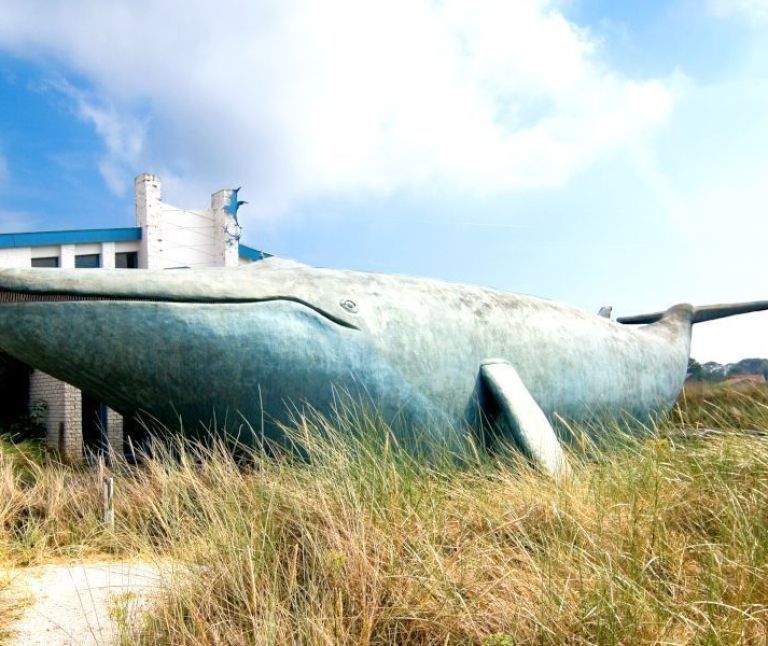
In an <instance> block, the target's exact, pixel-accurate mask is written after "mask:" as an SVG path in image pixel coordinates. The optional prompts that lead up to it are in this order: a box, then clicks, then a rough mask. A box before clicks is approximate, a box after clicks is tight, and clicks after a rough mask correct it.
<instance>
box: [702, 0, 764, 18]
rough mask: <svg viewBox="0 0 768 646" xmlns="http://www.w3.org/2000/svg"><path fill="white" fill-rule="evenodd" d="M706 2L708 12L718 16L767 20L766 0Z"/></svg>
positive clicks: (710, 0)
mask: <svg viewBox="0 0 768 646" xmlns="http://www.w3.org/2000/svg"><path fill="white" fill-rule="evenodd" d="M707 4H708V7H709V10H710V12H711V13H712V14H714V15H715V16H717V17H719V18H730V17H738V18H744V19H746V20H754V21H758V22H768V0H709V1H708V3H707Z"/></svg>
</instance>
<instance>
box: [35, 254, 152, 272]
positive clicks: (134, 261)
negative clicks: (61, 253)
mask: <svg viewBox="0 0 768 646" xmlns="http://www.w3.org/2000/svg"><path fill="white" fill-rule="evenodd" d="M32 266H33V267H58V266H59V257H58V256H49V257H47V258H32ZM138 266H139V254H138V253H137V252H136V251H124V252H120V253H116V254H115V267H116V268H117V269H137V268H138ZM75 267H76V268H77V269H95V268H98V267H101V254H100V253H84V254H80V255H79V256H75Z"/></svg>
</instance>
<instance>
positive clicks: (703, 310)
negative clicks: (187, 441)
mask: <svg viewBox="0 0 768 646" xmlns="http://www.w3.org/2000/svg"><path fill="white" fill-rule="evenodd" d="M764 309H768V302H756V303H746V304H741V305H720V306H708V307H700V308H696V307H693V306H690V305H677V306H675V307H672V308H671V309H669V310H667V311H666V312H661V313H654V314H649V315H644V316H640V317H634V318H629V319H618V320H617V321H613V320H611V319H610V318H606V317H605V316H597V315H594V314H590V313H587V312H584V311H582V310H580V309H578V308H575V307H571V306H569V305H564V304H561V303H556V302H552V301H548V300H544V299H540V298H535V297H533V296H526V295H520V294H514V293H509V292H505V291H500V290H494V289H487V288H484V287H477V286H471V285H461V284H450V283H445V282H440V281H436V280H428V279H420V278H411V277H406V276H396V275H383V274H373V273H361V272H354V271H343V270H334V269H318V268H312V267H307V266H304V265H299V264H298V263H291V262H285V261H280V260H278V259H270V260H266V261H262V262H259V263H255V264H254V265H251V266H245V267H240V268H232V269H224V268H221V269H201V270H105V269H99V270H87V269H77V270H62V269H55V270H45V269H4V270H0V348H2V349H3V350H5V351H6V352H8V353H9V354H11V355H13V356H15V357H17V358H18V359H20V360H22V361H25V362H27V363H28V364H30V365H32V366H34V367H36V368H39V369H41V370H43V371H45V372H47V373H49V374H51V375H53V376H55V377H58V378H60V379H62V380H64V381H67V382H69V383H72V384H74V385H76V386H78V387H79V388H81V389H82V390H83V391H85V392H87V393H88V394H90V395H92V396H94V397H98V398H100V399H101V400H102V401H104V402H105V403H106V404H107V405H108V406H110V407H111V408H113V409H115V410H117V411H119V412H120V413H122V414H123V415H134V414H136V413H138V412H145V413H148V414H149V415H151V416H152V417H153V418H155V419H157V420H158V421H160V422H162V423H164V424H167V425H168V426H171V427H173V426H175V425H177V424H178V421H179V418H181V419H182V420H183V422H184V429H185V433H189V434H192V435H196V434H197V435H200V434H204V433H207V432H210V431H209V429H210V428H211V425H210V421H211V420H212V419H216V420H219V422H220V421H221V420H223V419H225V418H226V419H229V420H232V419H233V418H238V419H240V420H247V421H248V422H249V423H250V427H249V428H251V433H252V435H253V437H252V438H251V439H250V440H249V439H248V438H247V437H246V438H245V441H251V442H253V443H254V444H255V443H256V442H257V441H258V439H259V438H258V437H257V436H260V435H263V436H265V437H267V438H269V439H271V440H274V441H280V440H281V439H283V435H282V434H283V432H282V430H281V424H282V423H284V422H286V421H287V420H288V419H289V417H290V415H291V414H292V413H293V412H295V411H296V409H297V407H299V408H300V407H301V406H305V405H309V406H311V407H313V408H314V409H317V410H319V411H321V412H329V411H331V410H332V409H333V406H334V403H335V402H336V398H337V396H338V393H339V392H344V393H347V394H348V395H351V396H353V397H356V398H363V399H364V400H365V401H368V402H372V403H373V404H374V405H375V406H376V407H377V409H378V410H380V411H381V414H382V415H384V417H385V418H386V419H388V420H395V421H396V422H397V423H396V424H395V426H396V427H397V428H398V429H399V430H398V433H399V439H400V441H402V442H403V443H404V444H406V445H411V444H412V445H414V446H415V445H418V444H419V443H420V442H421V441H422V440H440V441H443V442H447V443H448V444H449V445H450V446H455V447H458V446H459V445H461V444H462V433H465V432H467V429H472V428H474V429H486V430H488V429H493V428H496V429H498V430H499V432H500V433H501V434H502V436H505V435H507V436H509V435H511V439H514V441H515V442H516V443H517V444H518V446H519V447H520V448H521V449H522V450H523V451H524V452H525V453H526V454H527V455H528V456H530V457H531V458H532V459H533V460H534V462H536V463H537V464H539V465H540V466H541V467H542V468H543V469H545V470H546V471H548V472H551V473H555V474H562V473H564V472H566V471H567V464H566V460H565V457H564V454H563V452H562V449H561V447H560V443H559V441H558V437H557V431H556V430H555V428H557V427H558V422H559V420H566V421H569V422H575V423H579V422H594V421H610V420H615V419H631V420H639V421H641V422H647V421H648V420H651V419H653V418H655V417H656V416H658V415H660V414H663V413H665V412H666V411H668V410H669V409H670V408H671V406H672V405H673V403H674V401H675V399H676V397H677V396H678V394H679V392H680V390H681V388H682V384H683V381H684V379H685V374H686V367H687V362H688V355H689V348H690V338H691V325H692V324H693V323H696V322H698V321H703V320H711V319H714V318H720V317H723V316H729V315H731V314H738V313H743V312H751V311H757V310H764ZM628 324H639V325H628ZM393 423H394V422H393ZM553 423H554V424H555V428H553V425H552V424H553ZM484 437H495V435H494V434H493V433H488V434H487V435H486V436H484ZM242 439H243V438H242V437H241V440H242ZM457 450H458V449H457Z"/></svg>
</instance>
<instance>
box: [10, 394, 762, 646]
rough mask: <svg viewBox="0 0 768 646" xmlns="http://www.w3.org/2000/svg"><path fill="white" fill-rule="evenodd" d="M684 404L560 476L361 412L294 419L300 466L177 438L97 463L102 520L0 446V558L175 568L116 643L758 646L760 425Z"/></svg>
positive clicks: (73, 493)
mask: <svg viewBox="0 0 768 646" xmlns="http://www.w3.org/2000/svg"><path fill="white" fill-rule="evenodd" d="M750 410H751V411H752V412H751V413H750V415H751V418H750V419H749V420H748V421H749V423H748V424H747V425H746V426H743V427H744V428H749V429H757V430H759V429H763V430H768V410H765V412H764V409H763V408H761V407H760V406H755V407H753V409H750ZM683 415H689V418H688V419H687V420H684V419H683V417H682V416H683ZM694 417H695V415H692V414H691V413H689V412H685V411H683V412H681V413H679V414H678V418H677V422H676V423H674V424H673V423H670V424H669V425H668V426H666V427H664V428H662V429H660V432H659V433H658V434H656V435H654V436H651V437H647V436H646V437H644V438H642V439H638V440H635V441H633V440H631V439H627V438H624V440H623V441H622V442H621V443H620V445H619V446H617V448H616V449H615V450H614V451H610V452H603V453H598V454H595V452H594V451H591V450H584V451H581V450H580V449H579V448H578V447H577V448H575V449H574V453H573V454H572V456H571V458H572V461H573V464H574V471H575V477H574V478H573V479H572V480H570V481H567V482H559V483H558V482H554V481H552V480H551V479H548V478H546V477H544V476H542V475H540V474H538V473H536V472H535V471H533V470H531V469H530V468H528V467H527V465H525V464H524V463H522V462H521V461H518V460H516V459H515V456H514V454H511V455H510V456H505V455H500V456H484V455H482V454H480V453H478V454H477V459H475V460H473V461H470V462H467V461H463V462H459V461H455V460H450V459H445V460H442V461H441V460H433V461H431V462H429V463H426V462H423V461H416V460H412V459H410V458H409V457H408V456H406V455H404V454H402V452H400V451H399V450H398V448H397V447H396V446H395V445H393V444H392V443H391V442H389V441H387V438H386V433H384V432H382V429H380V428H378V427H377V425H376V424H375V423H374V422H372V421H371V420H363V421H362V424H363V425H365V424H368V425H369V426H370V428H368V429H367V430H366V432H364V433H362V434H357V435H356V436H355V439H353V440H350V438H349V430H350V429H348V428H345V427H344V425H345V424H347V423H348V422H349V420H342V421H341V426H342V428H338V424H339V421H338V420H336V421H335V422H334V423H333V424H331V423H329V422H327V421H323V420H319V419H316V420H314V421H312V422H309V421H305V423H304V424H303V425H299V427H298V428H297V429H296V431H295V432H296V434H297V440H298V441H301V442H303V443H304V445H305V448H306V451H307V454H308V458H309V459H308V460H307V461H306V462H299V461H296V460H293V459H291V458H290V457H288V456H284V457H282V458H265V457H263V456H261V455H251V456H248V457H249V459H248V460H245V461H243V460H242V459H241V460H240V461H237V460H235V459H233V458H232V457H231V455H230V453H228V452H227V451H226V450H223V449H222V448H220V447H214V448H206V449H202V448H195V447H185V451H183V452H179V451H169V452H161V454H160V455H158V456H156V458H155V459H154V460H152V461H150V462H149V463H148V464H147V465H146V466H144V467H143V468H140V469H132V468H127V467H125V466H121V465H118V466H116V467H114V468H113V475H114V477H115V479H116V516H117V524H116V526H115V529H114V530H109V529H106V528H104V527H102V526H101V524H100V522H99V510H100V498H99V490H100V489H99V478H100V475H99V474H98V473H97V472H94V471H92V470H91V471H88V470H77V469H72V468H70V467H65V466H63V465H59V464H56V463H55V462H54V461H51V460H47V461H46V460H43V461H42V462H39V461H27V462H23V461H21V462H20V461H19V458H18V456H17V457H16V458H13V459H11V458H9V457H8V456H4V457H3V458H2V460H1V461H0V523H2V527H3V530H4V531H3V541H2V544H1V545H0V558H2V559H3V560H5V561H6V562H15V563H31V562H38V561H41V560H46V559H50V558H51V557H69V556H73V555H74V556H77V557H78V558H82V557H84V556H87V555H89V554H96V553H98V554H104V553H105V552H106V553H111V554H116V555H139V556H142V557H143V558H147V559H154V560H157V561H158V562H163V563H165V564H170V565H169V567H171V569H172V571H173V575H172V576H170V577H168V579H167V584H166V586H165V588H164V590H163V593H162V595H161V596H160V597H159V598H158V599H157V601H156V603H155V604H154V606H153V609H152V610H151V612H149V613H148V614H147V615H145V616H144V617H143V618H142V619H141V620H137V621H135V622H134V623H129V624H128V625H126V626H124V627H123V628H124V631H125V634H126V637H125V640H126V642H136V643H147V644H150V643H151V644H154V643H174V644H175V643H188V644H193V643H194V644H198V643H217V644H252V643H259V644H261V643H264V644H281V643H301V644H393V643H395V644H446V643H458V644H495V645H501V644H513V643H530V642H535V643H553V644H560V643H601V644H603V643H609V644H610V643H622V644H636V643H659V642H664V643H713V644H714V643H744V642H753V643H761V644H762V643H766V641H768V504H767V503H768V501H767V500H766V498H768V468H767V467H768V441H766V439H764V438H763V437H762V436H761V435H760V434H759V433H755V432H752V431H750V432H742V431H739V430H735V429H730V428H729V429H726V430H727V432H710V431H708V432H701V428H700V427H701V426H702V425H703V422H701V420H698V419H693V418H694ZM681 420H683V421H684V422H685V426H686V428H687V429H688V430H686V431H685V432H683V431H682V430H681V425H682V422H681ZM697 422H698V426H697ZM318 438H322V439H318ZM179 453H180V455H179ZM241 458H242V456H241Z"/></svg>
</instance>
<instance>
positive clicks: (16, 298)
mask: <svg viewBox="0 0 768 646" xmlns="http://www.w3.org/2000/svg"><path fill="white" fill-rule="evenodd" d="M82 301H99V302H126V303H174V304H184V303H187V304H198V305H215V304H222V305H243V304H248V303H273V302H277V301H287V302H291V303H297V304H299V305H303V306H304V307H306V308H308V309H311V310H312V311H314V312H316V313H317V314H319V315H320V316H322V317H323V318H325V319H328V320H329V321H331V322H332V323H335V324H336V325H340V326H341V327H345V328H349V329H351V330H359V329H360V328H359V327H357V326H356V325H354V324H353V323H350V322H349V321H346V320H345V319H343V318H341V317H339V316H336V315H334V314H331V313H330V312H328V311H327V310H325V309H323V308H322V307H318V306H317V305H314V304H312V303H310V302H308V301H305V300H304V299H301V298H297V297H295V296H269V297H264V298H228V297H223V298H215V297H212V298H205V297H197V298H195V297H189V296H179V297H173V296H170V297H160V296H140V295H135V294H130V295H128V294H126V295H106V294H87V293H86V294H71V293H69V294H67V293H63V292H21V291H14V290H8V289H2V288H0V305H2V304H4V303H70V302H82Z"/></svg>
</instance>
